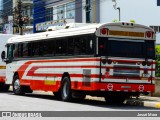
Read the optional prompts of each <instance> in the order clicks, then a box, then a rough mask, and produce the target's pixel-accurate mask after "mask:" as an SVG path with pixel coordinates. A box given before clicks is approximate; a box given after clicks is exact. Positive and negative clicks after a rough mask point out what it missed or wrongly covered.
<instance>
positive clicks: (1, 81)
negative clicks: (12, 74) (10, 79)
mask: <svg viewBox="0 0 160 120" xmlns="http://www.w3.org/2000/svg"><path fill="white" fill-rule="evenodd" d="M13 36H14V35H12V34H0V53H2V52H3V53H5V52H6V51H7V48H6V47H5V45H6V44H7V40H8V39H9V38H11V37H13ZM4 57H5V56H4ZM5 79H6V63H4V62H3V61H2V60H1V61H0V91H7V90H8V89H9V85H6V84H5Z"/></svg>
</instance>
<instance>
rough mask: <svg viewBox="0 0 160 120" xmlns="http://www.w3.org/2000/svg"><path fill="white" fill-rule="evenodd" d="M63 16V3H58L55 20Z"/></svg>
mask: <svg viewBox="0 0 160 120" xmlns="http://www.w3.org/2000/svg"><path fill="white" fill-rule="evenodd" d="M64 18H65V5H60V6H58V7H57V20H61V19H64Z"/></svg>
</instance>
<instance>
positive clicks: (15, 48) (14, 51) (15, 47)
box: [13, 44, 18, 58]
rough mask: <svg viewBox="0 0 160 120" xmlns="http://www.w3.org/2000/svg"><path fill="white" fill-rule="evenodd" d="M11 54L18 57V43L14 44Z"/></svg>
mask: <svg viewBox="0 0 160 120" xmlns="http://www.w3.org/2000/svg"><path fill="white" fill-rule="evenodd" d="M13 56H14V58H18V44H15V45H14V50H13Z"/></svg>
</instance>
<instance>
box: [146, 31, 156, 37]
mask: <svg viewBox="0 0 160 120" xmlns="http://www.w3.org/2000/svg"><path fill="white" fill-rule="evenodd" d="M153 34H154V32H152V31H147V32H146V38H153Z"/></svg>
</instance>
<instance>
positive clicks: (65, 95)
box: [61, 77, 72, 102]
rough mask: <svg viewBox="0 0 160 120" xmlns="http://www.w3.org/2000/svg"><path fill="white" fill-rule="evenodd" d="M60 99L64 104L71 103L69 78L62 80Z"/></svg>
mask: <svg viewBox="0 0 160 120" xmlns="http://www.w3.org/2000/svg"><path fill="white" fill-rule="evenodd" d="M61 98H62V100H63V101H65V102H68V101H71V99H72V91H71V82H70V79H69V77H64V78H63V80H62V87H61Z"/></svg>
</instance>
